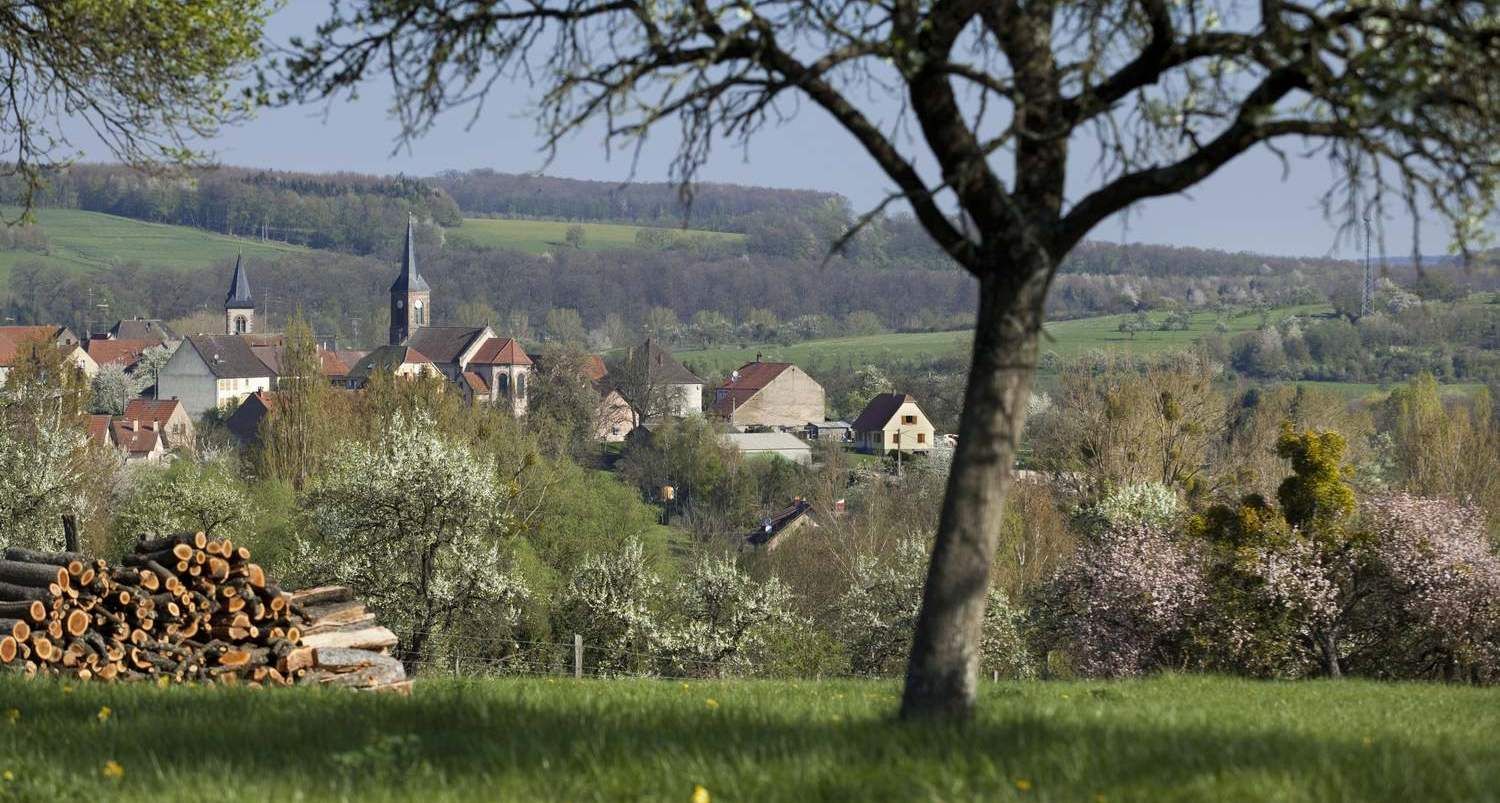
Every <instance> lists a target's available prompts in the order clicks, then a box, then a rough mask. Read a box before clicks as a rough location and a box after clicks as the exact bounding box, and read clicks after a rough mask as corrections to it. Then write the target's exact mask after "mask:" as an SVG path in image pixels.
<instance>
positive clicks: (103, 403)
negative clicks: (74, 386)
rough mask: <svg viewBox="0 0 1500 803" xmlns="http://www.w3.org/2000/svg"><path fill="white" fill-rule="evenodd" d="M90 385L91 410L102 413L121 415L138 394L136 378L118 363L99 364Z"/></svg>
mask: <svg viewBox="0 0 1500 803" xmlns="http://www.w3.org/2000/svg"><path fill="white" fill-rule="evenodd" d="M89 385H90V393H89V396H90V402H89V411H90V412H93V413H98V414H101V415H120V414H121V413H123V412H125V405H127V404H129V403H130V400H131V399H132V398H134V397H135V394H136V388H135V380H134V379H133V378H132V377H131V376H130V375H129V374H127V373H125V369H124V368H123V367H121V366H120V365H118V364H116V363H109V364H106V365H101V366H99V372H98V373H96V374H94V378H93V379H92V380H90V382H89Z"/></svg>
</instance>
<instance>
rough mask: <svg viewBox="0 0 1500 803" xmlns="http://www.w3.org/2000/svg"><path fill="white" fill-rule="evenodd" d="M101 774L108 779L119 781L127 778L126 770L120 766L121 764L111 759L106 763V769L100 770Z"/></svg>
mask: <svg viewBox="0 0 1500 803" xmlns="http://www.w3.org/2000/svg"><path fill="white" fill-rule="evenodd" d="M99 774H101V775H103V776H104V777H106V778H109V779H112V780H116V781H118V780H120V779H121V778H124V777H125V768H124V767H122V766H120V762H118V761H115V760H114V759H110V760H109V761H106V762H104V768H103V769H101V770H99Z"/></svg>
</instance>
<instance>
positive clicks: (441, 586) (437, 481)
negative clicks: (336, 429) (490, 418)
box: [296, 412, 526, 671]
mask: <svg viewBox="0 0 1500 803" xmlns="http://www.w3.org/2000/svg"><path fill="white" fill-rule="evenodd" d="M433 428H434V422H433V420H432V418H431V417H430V416H429V415H427V414H426V413H422V412H418V413H414V414H407V413H402V412H398V413H396V414H395V415H394V416H393V417H392V418H391V419H390V420H389V422H388V423H387V424H386V426H385V427H384V429H383V430H382V431H381V432H380V433H379V435H378V437H377V438H376V439H375V440H374V441H373V442H370V443H363V442H346V443H344V444H343V447H342V448H341V449H338V450H336V451H335V453H334V454H333V455H332V457H330V458H329V461H328V464H327V466H326V467H325V469H324V471H323V473H322V474H321V475H319V476H317V477H316V478H314V481H313V483H312V484H311V487H310V489H309V491H308V492H307V494H306V498H305V501H304V506H305V507H306V509H307V511H308V514H309V517H310V519H311V521H312V523H313V525H314V528H315V529H316V535H315V536H313V537H308V538H304V539H303V540H302V541H301V542H300V543H299V551H300V554H299V556H298V560H297V561H296V563H297V564H299V565H301V566H303V567H306V570H307V572H308V574H309V577H307V578H304V579H308V580H313V581H333V582H338V583H342V584H345V585H349V586H352V587H353V588H355V589H356V590H357V591H358V593H359V594H360V595H362V596H363V597H364V598H366V599H367V600H369V602H370V606H371V607H372V608H374V609H375V610H376V611H378V612H379V613H380V615H381V617H382V619H383V620H384V621H386V622H388V623H389V624H390V625H391V626H392V629H394V630H395V631H396V633H397V635H398V636H400V638H401V647H400V650H401V655H402V657H403V660H404V662H405V663H406V665H407V668H408V670H410V671H416V670H417V669H419V668H420V667H421V666H422V664H423V661H424V660H425V659H427V658H429V657H431V655H432V654H435V653H436V651H437V648H438V647H439V646H441V645H440V644H435V643H434V642H440V641H441V640H442V639H443V637H444V636H446V635H448V634H449V632H450V630H451V628H453V627H454V626H455V625H456V624H457V623H459V622H460V620H471V619H475V618H481V617H498V618H499V619H501V620H503V621H507V622H511V623H513V622H514V620H515V619H516V618H517V616H518V615H519V614H518V610H517V607H516V606H517V603H518V601H519V600H521V599H523V598H524V597H525V596H526V591H525V588H524V586H523V585H522V584H521V583H520V581H519V580H517V579H515V578H514V577H513V576H512V575H511V573H510V571H509V570H508V569H509V567H508V565H507V562H506V560H505V552H504V550H503V549H502V546H503V543H504V541H505V539H506V538H507V537H508V536H509V535H511V533H512V532H513V530H514V528H515V522H516V514H515V512H514V511H513V509H512V503H513V502H514V499H513V494H512V491H511V489H510V488H509V486H508V485H507V484H506V483H504V482H501V481H500V479H499V478H498V477H497V476H496V473H495V468H494V466H493V465H491V464H489V463H488V462H487V461H485V460H482V459H480V458H479V457H478V456H476V455H475V454H474V452H473V451H472V450H471V449H470V448H469V447H468V446H465V445H464V444H461V443H457V442H454V441H452V440H449V439H447V438H445V437H443V436H441V435H437V434H434V433H433Z"/></svg>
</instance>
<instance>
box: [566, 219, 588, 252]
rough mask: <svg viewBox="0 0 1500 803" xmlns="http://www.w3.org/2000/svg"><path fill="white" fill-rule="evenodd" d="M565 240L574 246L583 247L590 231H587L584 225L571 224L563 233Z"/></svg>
mask: <svg viewBox="0 0 1500 803" xmlns="http://www.w3.org/2000/svg"><path fill="white" fill-rule="evenodd" d="M563 240H565V241H566V242H567V243H568V245H571V246H573V247H574V248H582V247H583V244H584V242H585V241H587V240H588V232H587V231H585V230H584V228H583V227H582V226H580V225H578V224H577V223H574V224H573V225H571V226H569V227H568V230H567V232H566V233H565V234H563Z"/></svg>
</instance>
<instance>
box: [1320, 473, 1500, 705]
mask: <svg viewBox="0 0 1500 803" xmlns="http://www.w3.org/2000/svg"><path fill="white" fill-rule="evenodd" d="M1361 517H1362V520H1363V521H1364V522H1365V526H1366V527H1367V528H1368V530H1369V534H1370V537H1371V544H1370V547H1369V551H1368V557H1367V562H1366V565H1365V567H1364V572H1363V578H1362V579H1363V583H1362V585H1363V586H1364V588H1365V592H1364V594H1363V596H1362V597H1361V599H1360V602H1359V604H1360V605H1361V610H1360V611H1359V616H1358V618H1357V621H1358V622H1359V623H1360V624H1361V625H1363V626H1364V627H1366V628H1369V629H1370V630H1373V631H1376V632H1375V633H1374V634H1373V635H1372V637H1371V638H1369V639H1367V640H1366V641H1365V643H1364V644H1363V645H1362V647H1363V649H1361V650H1359V651H1358V652H1356V653H1354V654H1353V655H1352V656H1351V658H1350V662H1351V665H1353V666H1354V667H1355V668H1357V669H1360V670H1363V671H1365V672H1367V673H1369V674H1373V675H1379V676H1386V677H1418V678H1433V679H1446V680H1469V681H1473V682H1493V681H1496V680H1500V558H1497V557H1496V556H1495V553H1494V551H1493V550H1492V549H1491V548H1490V544H1489V539H1488V538H1487V536H1486V533H1485V518H1484V514H1483V512H1482V511H1480V510H1479V509H1477V508H1475V507H1473V506H1469V505H1460V504H1456V503H1454V502H1451V501H1447V500H1442V499H1422V498H1420V497H1414V496H1410V495H1408V494H1385V495H1381V496H1376V497H1374V498H1372V499H1369V500H1366V502H1365V504H1364V506H1363V508H1362V510H1361Z"/></svg>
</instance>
